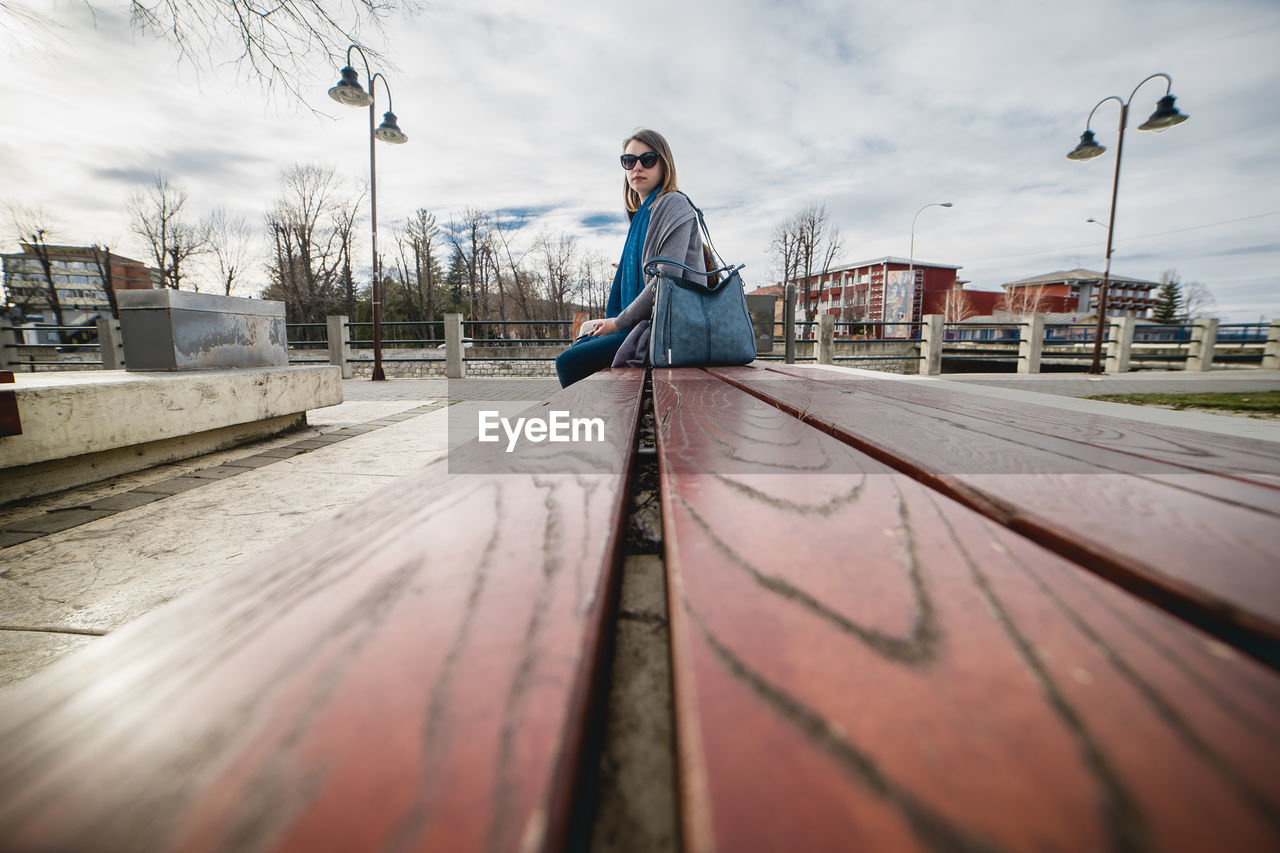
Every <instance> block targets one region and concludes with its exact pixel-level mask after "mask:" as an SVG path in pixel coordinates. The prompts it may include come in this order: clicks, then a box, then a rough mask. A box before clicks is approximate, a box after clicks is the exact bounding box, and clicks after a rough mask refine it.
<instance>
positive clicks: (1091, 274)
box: [1000, 269, 1160, 287]
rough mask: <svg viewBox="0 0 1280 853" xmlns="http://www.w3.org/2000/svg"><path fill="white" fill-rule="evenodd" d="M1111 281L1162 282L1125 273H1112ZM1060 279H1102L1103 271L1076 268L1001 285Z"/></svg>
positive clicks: (1153, 284)
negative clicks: (1124, 274) (1125, 274)
mask: <svg viewBox="0 0 1280 853" xmlns="http://www.w3.org/2000/svg"><path fill="white" fill-rule="evenodd" d="M1110 280H1111V281H1113V282H1123V283H1125V284H1149V285H1151V286H1152V287H1158V286H1159V285H1160V282H1158V281H1147V280H1146V279H1143V278H1129V277H1127V276H1123V275H1116V274H1114V273H1112V274H1111V278H1110ZM1060 281H1102V273H1100V272H1095V271H1094V270H1086V269H1074V270H1066V271H1060V272H1051V273H1046V274H1045V275H1037V276H1033V277H1031V278H1023V279H1019V280H1018V281H1010V282H1006V283H1004V284H1002V285H1000V286H1001V287H1022V286H1024V285H1032V284H1055V283H1057V282H1060Z"/></svg>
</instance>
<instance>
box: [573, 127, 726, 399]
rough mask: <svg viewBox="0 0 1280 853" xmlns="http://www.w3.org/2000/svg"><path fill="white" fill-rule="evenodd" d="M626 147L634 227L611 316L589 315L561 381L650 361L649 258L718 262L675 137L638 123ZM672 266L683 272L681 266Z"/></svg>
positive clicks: (696, 264)
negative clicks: (679, 171) (708, 250)
mask: <svg viewBox="0 0 1280 853" xmlns="http://www.w3.org/2000/svg"><path fill="white" fill-rule="evenodd" d="M622 151H623V154H622V168H623V169H625V170H626V176H625V178H624V179H623V185H622V197H623V201H624V202H625V204H626V208H627V216H628V217H629V218H630V220H631V227H630V229H629V230H628V231H627V242H626V245H625V246H624V247H623V249H622V259H621V260H620V261H618V271H617V273H615V274H614V277H613V287H612V288H611V289H610V290H609V302H608V305H607V306H606V308H605V316H604V319H598V320H587V321H586V322H584V323H583V324H582V326H581V327H580V328H579V332H578V335H579V337H578V339H577V340H576V341H574V343H573V345H572V346H570V347H569V348H568V349H567V350H565V351H564V352H562V353H561V354H560V355H559V357H557V358H556V373H557V374H559V376H560V385H561V387H568V386H569V385H572V384H573V383H574V382H577V381H578V380H579V379H583V378H585V377H587V376H590V375H591V374H592V373H595V372H596V371H598V370H603V369H604V368H606V367H643V366H644V365H645V363H646V362H647V360H648V356H649V324H650V318H651V317H652V316H653V297H654V287H655V285H654V283H653V282H650V283H649V284H648V285H647V286H646V284H645V280H644V274H643V273H642V272H641V270H643V269H644V264H645V262H646V261H648V260H649V259H650V258H655V257H668V258H675V259H676V260H681V261H683V262H684V263H685V264H687V265H689V266H691V267H693V268H694V269H701V270H707V269H711V268H712V266H710V265H709V262H708V259H707V257H706V254H705V252H704V249H703V245H702V235H701V233H700V232H699V230H698V216H697V213H696V211H695V210H694V208H693V203H692V202H690V201H689V199H688V198H687V197H685V195H684V194H683V193H681V192H680V185H679V183H678V182H677V180H676V162H675V158H674V157H672V155H671V146H670V145H668V144H667V140H666V139H664V138H663V137H662V134H660V133H658V132H657V131H653V130H638V131H636V132H635V133H634V134H632V135H631V136H630V137H628V138H627V140H626V142H624V143H623V148H622ZM663 271H664V272H666V271H667V270H665V269H664V270H663ZM671 272H672V274H674V275H682V273H681V272H680V271H678V270H674V269H672V270H671Z"/></svg>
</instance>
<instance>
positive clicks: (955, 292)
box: [942, 284, 978, 323]
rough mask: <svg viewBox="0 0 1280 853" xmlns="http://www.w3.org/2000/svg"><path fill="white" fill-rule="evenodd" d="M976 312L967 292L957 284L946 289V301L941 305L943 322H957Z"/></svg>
mask: <svg viewBox="0 0 1280 853" xmlns="http://www.w3.org/2000/svg"><path fill="white" fill-rule="evenodd" d="M977 313H978V312H977V311H976V310H975V309H974V307H973V301H972V300H971V299H970V298H969V294H967V293H965V292H964V289H963V288H962V287H961V286H960V285H958V284H957V285H955V286H954V287H952V288H951V289H950V290H948V291H947V298H946V301H945V302H944V303H943V305H942V321H943V322H944V323H959V322H961V321H962V320H967V319H969V318H970V317H973V316H974V315H976V314H977Z"/></svg>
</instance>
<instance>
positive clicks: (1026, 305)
mask: <svg viewBox="0 0 1280 853" xmlns="http://www.w3.org/2000/svg"><path fill="white" fill-rule="evenodd" d="M1048 301H1049V300H1048V297H1047V296H1046V294H1045V286H1044V285H1043V284H1038V285H1035V286H1030V285H1027V286H1023V287H1008V288H1005V291H1004V296H1003V297H1001V299H1000V300H999V305H1000V307H1002V308H1003V309H1004V310H1006V311H1008V312H1009V313H1011V314H1039V313H1041V312H1043V311H1044V310H1045V306H1046V304H1047V303H1048Z"/></svg>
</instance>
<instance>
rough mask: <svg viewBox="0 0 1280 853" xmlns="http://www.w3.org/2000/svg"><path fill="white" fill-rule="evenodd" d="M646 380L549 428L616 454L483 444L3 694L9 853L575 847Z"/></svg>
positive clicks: (579, 399) (596, 387)
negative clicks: (565, 428)
mask: <svg viewBox="0 0 1280 853" xmlns="http://www.w3.org/2000/svg"><path fill="white" fill-rule="evenodd" d="M642 382H643V371H639V370H634V371H615V372H613V373H612V374H611V375H610V376H609V377H608V378H600V379H593V380H589V381H584V382H581V383H579V384H577V385H575V386H573V387H572V388H571V389H568V390H566V391H565V392H561V393H560V394H558V395H557V396H555V397H553V398H552V399H551V400H550V401H549V405H548V404H543V405H542V406H539V407H535V408H534V409H533V410H531V411H548V410H552V409H561V410H568V411H571V412H572V413H573V414H574V415H575V416H580V417H595V416H601V417H605V418H607V419H608V420H607V425H606V426H607V428H606V433H605V439H606V440H605V442H604V443H603V444H599V443H597V444H585V443H584V444H577V445H572V446H570V445H564V444H558V445H547V444H542V445H536V446H531V447H532V449H531V451H530V452H529V453H528V454H526V455H525V457H524V458H523V459H521V460H518V461H513V462H512V467H511V468H510V469H509V470H513V471H524V472H526V473H506V474H504V473H491V474H458V473H457V471H460V470H477V468H478V467H479V466H478V465H477V459H476V456H477V455H479V454H483V453H486V452H488V451H490V450H492V449H493V447H494V446H493V445H489V446H487V447H481V446H480V445H479V444H476V443H474V442H473V443H472V444H471V445H469V446H464V447H463V448H461V449H458V450H455V451H453V453H452V454H451V459H450V460H449V469H450V471H451V472H452V473H446V470H445V466H446V463H445V462H444V461H443V460H440V461H437V462H435V463H433V464H432V465H430V466H429V467H428V468H427V469H426V470H424V471H423V472H422V473H421V474H417V475H412V476H410V477H408V478H406V479H405V480H402V481H400V482H399V483H398V484H397V485H395V486H393V487H390V488H388V489H387V490H384V491H382V492H380V493H378V494H376V495H374V496H372V497H370V498H369V499H368V500H366V501H364V502H362V503H360V504H358V505H356V506H355V507H353V508H352V509H350V510H349V511H347V512H345V513H344V514H343V515H341V516H340V517H338V518H337V519H335V520H334V521H333V522H329V523H326V524H324V525H323V526H322V527H319V528H317V529H314V530H312V531H311V532H309V533H308V535H307V536H305V537H303V538H300V539H298V540H296V541H294V542H293V543H291V544H290V545H288V546H286V547H283V548H280V549H277V550H276V551H274V552H273V553H272V554H270V555H269V556H267V557H265V558H263V559H261V560H259V561H256V562H255V563H254V564H252V565H251V566H249V567H247V568H246V569H244V570H242V571H238V572H236V573H234V574H233V575H231V576H229V577H227V578H225V579H224V580H221V581H219V582H216V583H214V584H212V585H210V586H209V587H206V588H203V589H202V590H200V591H198V592H196V593H194V594H192V595H190V596H188V597H185V598H183V599H180V600H179V601H177V602H175V603H173V604H171V605H169V606H167V607H165V608H162V609H161V610H159V611H156V612H155V613H153V614H150V615H149V616H147V617H144V618H143V619H141V620H139V621H138V622H137V623H134V624H132V625H130V626H127V627H126V628H124V629H122V630H121V631H119V632H118V633H116V634H113V635H111V636H108V637H106V638H104V639H102V640H100V641H97V642H95V643H94V645H92V646H91V647H89V648H88V649H87V650H86V651H85V652H83V653H81V654H79V655H77V656H74V657H72V658H69V659H66V660H65V661H63V662H61V663H60V664H57V665H55V666H54V667H52V668H51V669H50V670H48V671H46V672H44V673H41V674H40V675H37V676H36V677H34V678H33V679H31V680H30V681H28V682H25V683H23V684H20V685H18V686H17V687H16V688H15V689H13V690H11V691H8V692H6V693H4V694H0V755H3V756H4V761H3V762H0V847H2V848H3V849H5V850H6V851H8V850H49V849H63V850H78V851H98V850H182V851H208V850H265V849H272V850H306V851H313V850H361V851H365V850H450V851H453V850H504V851H505V850H520V851H524V850H529V851H533V850H552V849H558V847H559V846H560V844H561V842H562V840H563V837H564V833H565V822H566V819H567V815H568V808H569V801H570V794H571V788H572V784H573V779H574V771H575V762H576V761H577V760H578V754H579V747H580V740H581V737H582V730H583V727H584V719H585V715H586V707H587V700H588V694H589V692H590V690H591V689H592V681H593V676H594V668H595V667H596V666H597V664H598V654H597V653H598V646H599V642H600V639H601V636H602V630H603V624H602V623H603V620H604V619H605V617H606V613H607V610H608V606H609V601H610V595H609V593H608V591H609V588H610V587H611V585H612V584H613V583H614V578H613V575H614V572H613V569H612V567H613V566H614V565H615V562H616V555H617V549H618V547H619V544H620V533H619V527H620V524H621V523H622V520H623V519H624V517H625V510H626V498H627V476H628V470H629V467H630V457H631V452H632V448H633V447H634V440H635V431H636V424H637V414H638V409H639V401H640V391H641V388H642ZM497 453H498V454H499V456H500V457H501V453H502V450H501V449H500V448H499V449H498V450H497ZM502 458H505V457H502ZM406 464H413V460H410V459H406ZM493 470H496V469H493ZM529 472H532V473H529Z"/></svg>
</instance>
